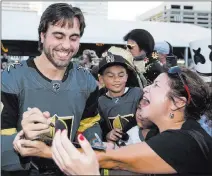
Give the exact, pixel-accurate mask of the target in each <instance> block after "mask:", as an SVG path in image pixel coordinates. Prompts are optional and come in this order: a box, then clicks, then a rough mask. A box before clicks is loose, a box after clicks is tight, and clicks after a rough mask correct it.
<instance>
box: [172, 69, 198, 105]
mask: <svg viewBox="0 0 212 176" xmlns="http://www.w3.org/2000/svg"><path fill="white" fill-rule="evenodd" d="M168 75H169V76H179V78H180V80H181V82H182V83H183V86H184V89H185V90H186V92H187V94H188V101H187V104H190V102H192V103H193V104H194V102H193V100H192V98H191V93H190V90H189V88H188V85H187V84H186V82H185V80H184V78H183V76H182V70H181V69H180V67H179V66H174V67H170V68H169V70H168ZM194 105H195V104H194Z"/></svg>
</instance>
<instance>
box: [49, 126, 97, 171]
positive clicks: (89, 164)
mask: <svg viewBox="0 0 212 176" xmlns="http://www.w3.org/2000/svg"><path fill="white" fill-rule="evenodd" d="M78 141H79V143H80V145H81V147H82V149H83V151H84V152H83V153H81V152H80V151H79V150H78V149H76V148H75V147H74V145H73V144H72V143H71V141H70V140H69V139H68V136H67V130H63V131H62V132H61V131H60V130H58V131H57V132H56V134H55V137H54V140H53V145H52V158H53V160H54V161H55V163H56V164H57V165H58V167H59V168H60V169H61V171H62V172H64V173H65V174H66V175H100V173H99V163H98V161H97V158H96V154H95V152H94V151H93V149H92V148H91V146H90V144H89V142H88V141H87V139H85V137H84V136H83V135H82V134H80V135H79V136H78Z"/></svg>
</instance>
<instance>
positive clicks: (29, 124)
mask: <svg viewBox="0 0 212 176" xmlns="http://www.w3.org/2000/svg"><path fill="white" fill-rule="evenodd" d="M50 123H51V121H50V114H49V112H44V113H42V112H41V111H40V110H39V109H38V108H32V109H29V110H28V111H26V112H24V113H23V120H22V122H21V125H22V129H23V132H24V135H25V138H26V139H29V140H32V139H35V138H36V137H37V136H38V135H41V134H45V133H48V132H50V128H49V124H50Z"/></svg>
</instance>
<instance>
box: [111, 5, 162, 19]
mask: <svg viewBox="0 0 212 176" xmlns="http://www.w3.org/2000/svg"><path fill="white" fill-rule="evenodd" d="M162 3H163V1H156V2H154V1H150V2H148V1H143V2H138V1H130V2H127V1H109V2H108V19H114V20H130V21H134V20H135V18H136V16H137V15H140V14H142V13H145V12H147V11H149V10H151V9H153V8H155V7H157V6H159V5H160V4H162Z"/></svg>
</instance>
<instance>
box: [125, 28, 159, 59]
mask: <svg viewBox="0 0 212 176" xmlns="http://www.w3.org/2000/svg"><path fill="white" fill-rule="evenodd" d="M127 40H133V41H135V42H136V43H137V45H138V46H139V48H140V50H144V51H145V52H146V54H147V56H148V55H150V54H151V53H152V52H153V50H154V46H155V41H154V38H153V37H152V35H151V34H150V33H149V32H148V31H146V30H144V29H133V30H132V31H130V32H129V33H128V34H126V35H125V36H124V41H127Z"/></svg>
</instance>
